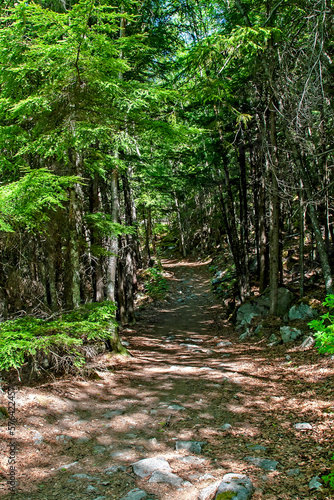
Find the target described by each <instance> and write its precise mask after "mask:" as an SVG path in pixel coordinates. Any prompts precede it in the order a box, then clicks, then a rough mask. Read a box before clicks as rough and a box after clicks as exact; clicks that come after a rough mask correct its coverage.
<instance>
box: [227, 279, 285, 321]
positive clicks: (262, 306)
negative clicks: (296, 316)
mask: <svg viewBox="0 0 334 500" xmlns="http://www.w3.org/2000/svg"><path fill="white" fill-rule="evenodd" d="M293 299H294V295H293V293H292V292H290V290H288V289H287V288H283V287H280V288H279V289H278V296H277V315H278V316H284V315H285V314H287V313H288V311H289V307H290V305H291V303H292V301H293ZM269 312H270V290H269V288H267V290H266V291H265V292H264V293H263V294H262V295H261V296H260V297H256V298H255V299H253V300H252V301H251V302H246V303H245V304H242V305H241V306H240V307H239V309H238V312H237V322H238V323H240V324H242V325H250V324H251V322H252V319H253V318H254V317H256V316H260V317H266V316H268V315H269Z"/></svg>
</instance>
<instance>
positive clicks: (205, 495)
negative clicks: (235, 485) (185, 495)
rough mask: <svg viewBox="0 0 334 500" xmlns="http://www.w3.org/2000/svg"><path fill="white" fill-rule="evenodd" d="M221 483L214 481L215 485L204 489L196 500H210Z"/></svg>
mask: <svg viewBox="0 0 334 500" xmlns="http://www.w3.org/2000/svg"><path fill="white" fill-rule="evenodd" d="M220 483H221V481H216V482H215V483H212V484H209V486H207V487H206V488H204V489H203V490H202V491H201V492H200V493H199V495H198V497H197V500H211V499H212V497H213V495H214V494H215V493H216V491H217V489H218V486H219V485H220Z"/></svg>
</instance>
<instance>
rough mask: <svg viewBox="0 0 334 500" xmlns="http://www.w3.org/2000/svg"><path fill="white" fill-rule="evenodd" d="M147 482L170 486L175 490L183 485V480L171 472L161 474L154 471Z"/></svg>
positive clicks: (158, 471)
mask: <svg viewBox="0 0 334 500" xmlns="http://www.w3.org/2000/svg"><path fill="white" fill-rule="evenodd" d="M148 482H149V483H165V484H170V485H171V486H175V487H176V488H177V487H180V486H182V485H183V483H184V481H183V479H182V478H181V477H179V476H177V475H176V474H173V473H172V472H161V471H160V470H155V471H154V472H153V474H152V476H151V477H150V479H149V481H148Z"/></svg>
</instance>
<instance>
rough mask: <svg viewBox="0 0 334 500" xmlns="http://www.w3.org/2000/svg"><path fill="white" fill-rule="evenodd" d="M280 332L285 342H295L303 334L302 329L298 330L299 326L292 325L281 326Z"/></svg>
mask: <svg viewBox="0 0 334 500" xmlns="http://www.w3.org/2000/svg"><path fill="white" fill-rule="evenodd" d="M280 334H281V337H282V340H283V342H284V344H285V343H287V342H293V341H294V340H297V339H298V338H300V337H302V336H303V333H302V332H301V330H297V328H291V327H290V326H281V328H280Z"/></svg>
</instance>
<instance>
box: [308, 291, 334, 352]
mask: <svg viewBox="0 0 334 500" xmlns="http://www.w3.org/2000/svg"><path fill="white" fill-rule="evenodd" d="M322 305H323V306H325V307H328V308H329V311H327V312H326V313H325V314H323V315H322V316H320V318H317V319H314V320H312V321H310V323H308V325H309V326H310V327H311V328H313V330H315V334H314V336H315V338H316V346H317V347H318V349H319V352H320V353H322V354H323V353H326V352H328V353H330V354H334V315H333V314H331V311H332V310H333V308H334V295H327V297H326V299H325V301H324V302H323V304H322Z"/></svg>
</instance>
